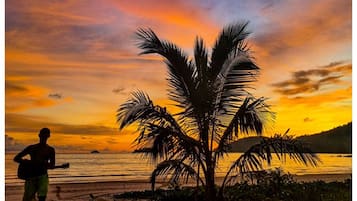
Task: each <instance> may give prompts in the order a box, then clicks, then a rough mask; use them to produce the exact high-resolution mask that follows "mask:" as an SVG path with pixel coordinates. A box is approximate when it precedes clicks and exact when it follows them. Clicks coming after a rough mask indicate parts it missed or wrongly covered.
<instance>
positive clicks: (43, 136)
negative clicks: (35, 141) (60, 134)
mask: <svg viewBox="0 0 357 201" xmlns="http://www.w3.org/2000/svg"><path fill="white" fill-rule="evenodd" d="M50 135H51V131H50V129H48V128H42V129H41V130H40V133H39V134H38V137H39V138H40V139H41V140H45V141H46V140H47V139H48V138H49V137H50Z"/></svg>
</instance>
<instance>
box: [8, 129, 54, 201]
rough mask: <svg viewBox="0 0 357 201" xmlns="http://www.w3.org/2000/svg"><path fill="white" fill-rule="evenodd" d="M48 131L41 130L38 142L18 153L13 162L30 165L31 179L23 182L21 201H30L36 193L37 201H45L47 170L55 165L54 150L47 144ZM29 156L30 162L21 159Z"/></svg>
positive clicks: (47, 182)
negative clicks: (23, 188) (23, 189)
mask: <svg viewBox="0 0 357 201" xmlns="http://www.w3.org/2000/svg"><path fill="white" fill-rule="evenodd" d="M50 134H51V132H50V129H48V128H42V129H41V130H40V133H39V134H38V136H39V138H40V142H39V143H37V144H33V145H30V146H28V147H26V148H25V149H24V150H23V151H21V152H20V153H18V154H17V155H16V156H15V158H14V161H15V162H17V163H25V162H28V163H31V166H32V168H31V178H29V179H26V181H25V191H24V196H23V201H32V200H33V199H34V198H35V196H36V193H37V197H38V200H39V201H45V200H46V196H47V192H48V184H49V181H48V173H47V170H48V169H54V168H55V164H56V156H55V155H56V154H55V149H54V148H53V147H51V146H49V145H48V144H47V139H48V138H49V137H50ZM26 155H30V158H31V159H30V160H27V159H23V157H24V156H26Z"/></svg>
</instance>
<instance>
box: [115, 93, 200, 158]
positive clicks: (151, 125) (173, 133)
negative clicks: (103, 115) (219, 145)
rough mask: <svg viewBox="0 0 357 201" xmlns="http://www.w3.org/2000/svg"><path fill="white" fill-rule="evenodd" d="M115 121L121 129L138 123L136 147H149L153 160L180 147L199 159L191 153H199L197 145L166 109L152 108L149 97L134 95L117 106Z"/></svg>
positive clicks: (139, 94)
mask: <svg viewBox="0 0 357 201" xmlns="http://www.w3.org/2000/svg"><path fill="white" fill-rule="evenodd" d="M117 122H118V123H119V124H120V129H123V128H124V127H126V126H128V125H131V124H133V123H138V131H140V133H139V135H138V137H137V138H136V140H135V141H136V142H137V144H138V146H142V147H141V148H148V145H150V147H151V149H150V150H151V152H152V153H151V154H152V156H153V158H154V159H156V158H157V157H158V156H160V157H164V156H167V154H171V155H172V154H173V153H176V151H175V150H180V148H181V149H182V150H180V151H187V152H189V153H191V154H193V155H194V156H196V157H198V156H197V154H195V153H194V152H190V151H196V152H198V151H197V149H198V147H199V143H198V142H197V141H196V140H195V139H193V138H192V137H190V136H188V135H187V134H186V133H185V131H184V130H182V128H181V126H180V125H179V124H178V122H177V121H176V120H175V119H174V117H173V116H172V115H171V114H170V113H168V112H167V111H166V108H163V107H160V106H157V105H154V104H153V102H152V101H151V99H150V98H149V96H148V95H147V94H145V93H144V92H142V91H137V92H134V93H133V94H132V97H131V99H129V100H128V101H127V102H126V103H124V104H122V105H121V106H120V107H119V109H118V111H117ZM166 141H167V143H166ZM176 145H180V146H181V147H177V146H176ZM176 154H177V153H176ZM181 154H182V153H181Z"/></svg>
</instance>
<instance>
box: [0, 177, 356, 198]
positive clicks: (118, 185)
mask: <svg viewBox="0 0 357 201" xmlns="http://www.w3.org/2000/svg"><path fill="white" fill-rule="evenodd" d="M349 178H352V175H351V174H310V175H295V176H294V179H295V180H296V181H298V182H302V181H305V182H310V181H317V180H322V181H325V182H332V181H344V180H345V179H349ZM218 180H219V179H218ZM218 182H219V181H218ZM157 186H158V187H160V186H165V184H160V183H159V184H158V185H157ZM146 189H150V183H149V182H148V181H120V182H119V181H118V182H95V183H72V184H50V187H49V193H48V199H47V200H48V201H57V200H67V201H72V200H73V201H74V200H76V201H84V200H87V201H88V200H91V199H90V194H92V195H93V196H94V197H97V198H98V199H95V200H98V201H99V200H112V199H109V197H110V196H111V195H113V194H118V193H123V192H128V191H140V190H146ZM22 193H23V186H7V185H5V200H6V201H19V200H21V199H22ZM106 198H107V199H106Z"/></svg>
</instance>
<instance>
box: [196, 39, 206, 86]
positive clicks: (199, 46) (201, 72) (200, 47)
mask: <svg viewBox="0 0 357 201" xmlns="http://www.w3.org/2000/svg"><path fill="white" fill-rule="evenodd" d="M194 56H195V64H196V68H197V77H198V79H199V81H200V82H205V79H207V73H208V66H207V65H208V53H207V49H206V47H205V45H204V42H203V39H202V38H199V37H197V38H196V42H195V47H194Z"/></svg>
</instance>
